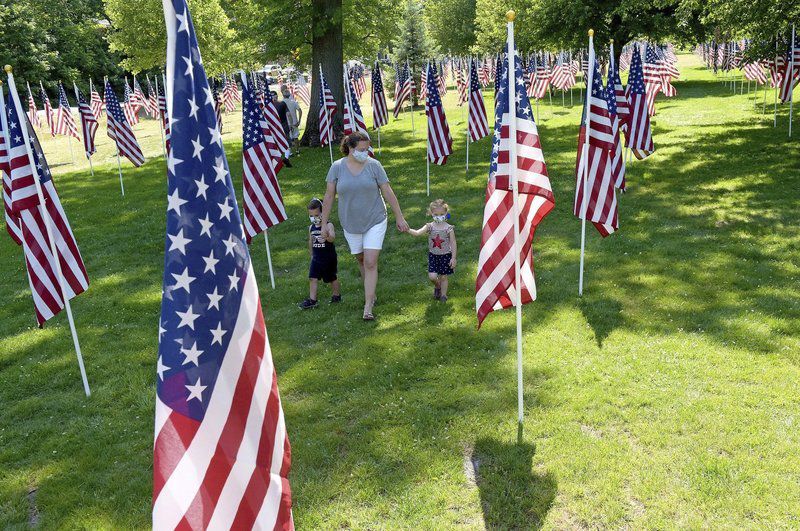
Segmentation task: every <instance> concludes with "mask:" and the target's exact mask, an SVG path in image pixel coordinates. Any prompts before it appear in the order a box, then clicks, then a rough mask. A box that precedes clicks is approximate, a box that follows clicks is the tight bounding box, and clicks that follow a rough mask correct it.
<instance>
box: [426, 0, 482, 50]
mask: <svg viewBox="0 0 800 531" xmlns="http://www.w3.org/2000/svg"><path fill="white" fill-rule="evenodd" d="M475 9H476V0H428V1H427V2H425V20H426V22H427V25H428V28H429V30H430V36H431V39H433V42H434V43H436V46H437V47H438V48H439V50H440V51H441V52H442V53H452V54H455V55H466V54H468V53H470V50H471V49H472V47H473V46H474V45H475V22H476V16H475Z"/></svg>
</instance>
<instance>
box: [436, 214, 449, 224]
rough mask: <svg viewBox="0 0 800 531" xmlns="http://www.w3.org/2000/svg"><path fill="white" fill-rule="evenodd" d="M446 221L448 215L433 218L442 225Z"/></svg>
mask: <svg viewBox="0 0 800 531" xmlns="http://www.w3.org/2000/svg"><path fill="white" fill-rule="evenodd" d="M446 219H447V214H444V215H442V216H433V221H437V222H439V223H441V222H442V221H444V220H446Z"/></svg>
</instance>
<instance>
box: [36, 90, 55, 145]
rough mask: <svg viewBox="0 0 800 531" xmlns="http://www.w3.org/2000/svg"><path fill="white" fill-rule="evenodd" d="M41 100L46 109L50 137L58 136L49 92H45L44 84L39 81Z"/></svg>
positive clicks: (45, 114)
mask: <svg viewBox="0 0 800 531" xmlns="http://www.w3.org/2000/svg"><path fill="white" fill-rule="evenodd" d="M39 98H40V99H41V100H42V107H44V116H45V118H46V119H47V128H48V129H50V136H56V121H55V113H53V107H52V105H50V98H48V97H47V92H45V91H44V86H43V85H42V82H41V81H39Z"/></svg>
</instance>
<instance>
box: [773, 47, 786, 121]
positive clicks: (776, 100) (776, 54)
mask: <svg viewBox="0 0 800 531" xmlns="http://www.w3.org/2000/svg"><path fill="white" fill-rule="evenodd" d="M777 70H778V35H777V34H776V35H775V71H776V72H777ZM787 73H788V71H787ZM778 88H779V87H778V83H777V77H776V83H775V111H774V112H773V118H772V127H778Z"/></svg>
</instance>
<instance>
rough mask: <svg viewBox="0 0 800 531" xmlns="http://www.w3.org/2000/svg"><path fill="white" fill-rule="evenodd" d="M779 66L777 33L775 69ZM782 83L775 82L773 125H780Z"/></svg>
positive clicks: (776, 38) (776, 39) (776, 37)
mask: <svg viewBox="0 0 800 531" xmlns="http://www.w3.org/2000/svg"><path fill="white" fill-rule="evenodd" d="M777 68H778V36H777V35H775V69H776V71H777ZM779 88H780V83H775V110H774V112H773V118H772V127H778V90H779Z"/></svg>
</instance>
